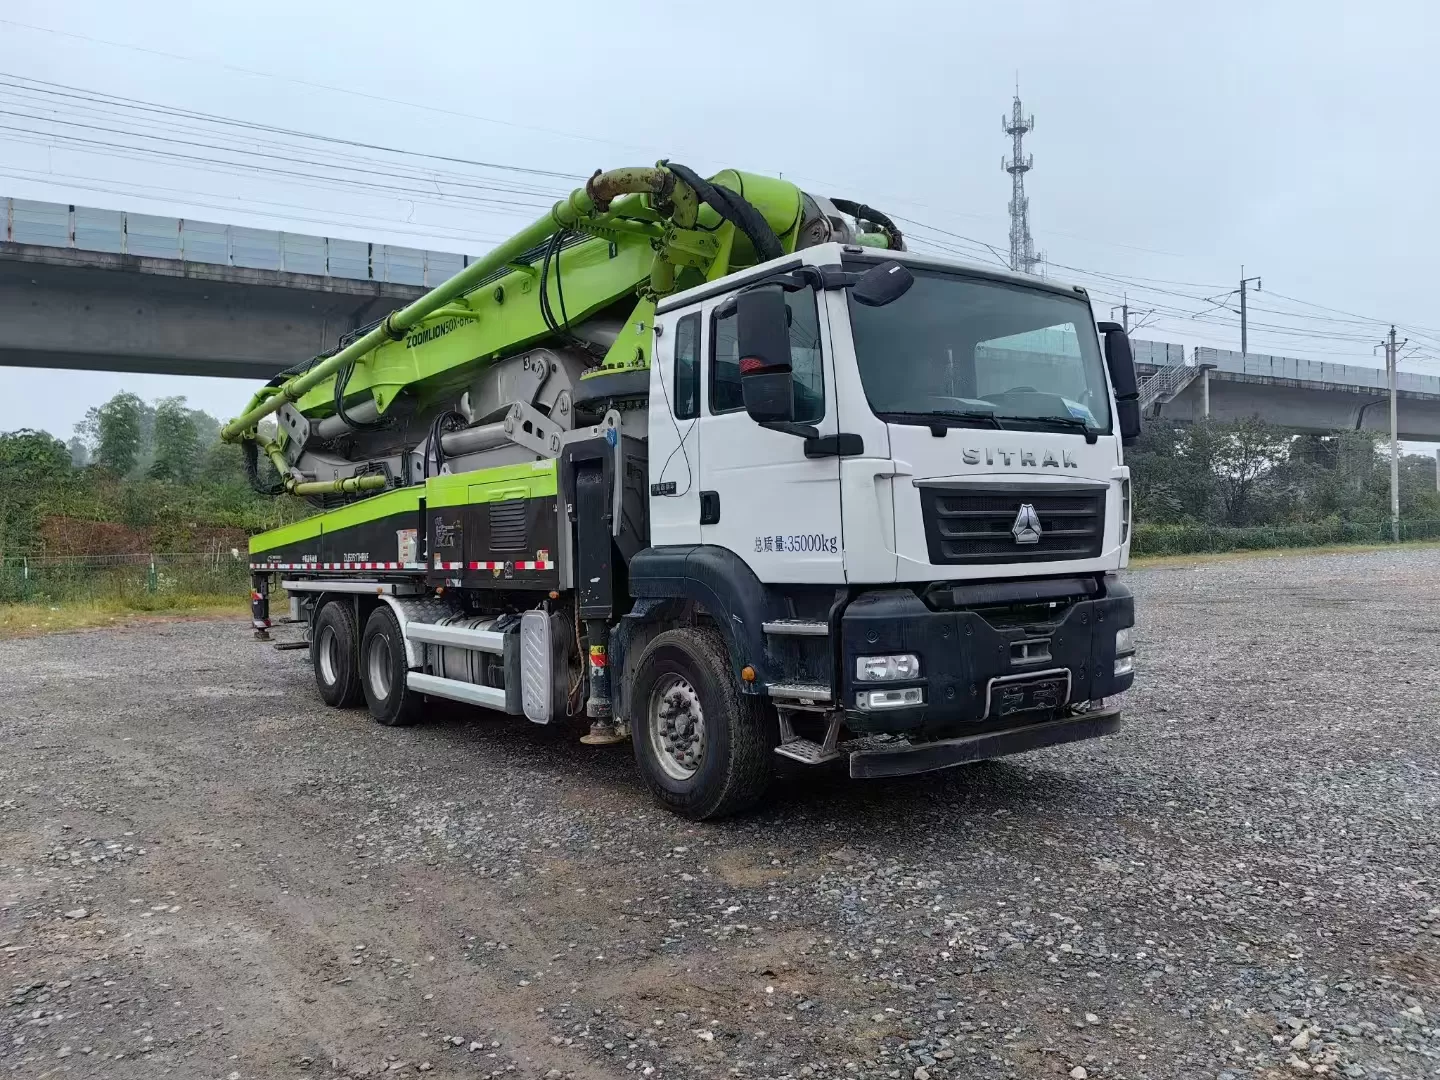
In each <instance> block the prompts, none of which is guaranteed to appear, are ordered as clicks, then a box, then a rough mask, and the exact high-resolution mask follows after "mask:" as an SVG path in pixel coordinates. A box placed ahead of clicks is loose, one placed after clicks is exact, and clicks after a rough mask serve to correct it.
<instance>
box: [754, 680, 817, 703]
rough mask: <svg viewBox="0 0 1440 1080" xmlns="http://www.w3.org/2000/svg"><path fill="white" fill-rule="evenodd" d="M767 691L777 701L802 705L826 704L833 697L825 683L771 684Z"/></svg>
mask: <svg viewBox="0 0 1440 1080" xmlns="http://www.w3.org/2000/svg"><path fill="white" fill-rule="evenodd" d="M766 689H767V690H769V692H770V696H771V697H772V698H774V699H775V700H777V701H798V702H801V703H802V704H824V703H826V702H828V701H829V700H830V698H831V696H832V695H831V693H830V687H828V686H825V685H824V684H823V683H771V684H770V685H769V686H768V687H767V688H766Z"/></svg>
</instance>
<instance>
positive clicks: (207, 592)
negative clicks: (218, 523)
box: [0, 550, 250, 607]
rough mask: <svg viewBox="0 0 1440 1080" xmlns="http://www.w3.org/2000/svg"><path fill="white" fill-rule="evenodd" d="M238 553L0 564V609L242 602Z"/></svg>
mask: <svg viewBox="0 0 1440 1080" xmlns="http://www.w3.org/2000/svg"><path fill="white" fill-rule="evenodd" d="M249 582H250V569H249V564H248V562H247V560H246V559H245V558H244V557H243V553H241V554H239V555H237V554H234V553H232V552H231V551H229V550H224V551H209V552H191V553H183V554H159V553H155V554H151V553H141V554H131V555H74V556H51V557H41V558H27V557H18V558H6V559H0V604H30V603H62V602H66V601H112V602H119V603H127V604H133V605H135V606H137V607H152V606H156V605H159V604H163V603H164V601H165V599H166V598H167V597H178V596H215V597H244V596H245V595H247V591H248V589H249Z"/></svg>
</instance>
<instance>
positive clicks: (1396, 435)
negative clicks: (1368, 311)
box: [1380, 326, 1410, 544]
mask: <svg viewBox="0 0 1440 1080" xmlns="http://www.w3.org/2000/svg"><path fill="white" fill-rule="evenodd" d="M1409 340H1410V339H1409V338H1406V339H1405V341H1401V342H1397V341H1396V340H1395V327H1394V326H1391V327H1390V334H1389V336H1388V337H1387V338H1386V339H1385V340H1384V341H1382V342H1381V343H1380V346H1381V348H1383V349H1384V350H1385V375H1386V381H1387V382H1388V383H1389V384H1390V539H1391V541H1392V542H1394V543H1397V544H1398V543H1399V542H1400V422H1399V416H1398V413H1397V409H1396V403H1395V396H1396V395H1395V384H1396V382H1397V381H1398V380H1397V374H1396V369H1397V368H1399V366H1400V350H1401V348H1403V347H1404V345H1405V342H1407V341H1409Z"/></svg>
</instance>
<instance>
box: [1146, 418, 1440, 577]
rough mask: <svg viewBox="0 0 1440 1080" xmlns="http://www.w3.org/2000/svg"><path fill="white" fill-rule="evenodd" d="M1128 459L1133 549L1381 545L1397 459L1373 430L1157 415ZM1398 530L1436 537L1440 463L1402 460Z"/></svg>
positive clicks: (1407, 535)
mask: <svg viewBox="0 0 1440 1080" xmlns="http://www.w3.org/2000/svg"><path fill="white" fill-rule="evenodd" d="M1125 460H1126V462H1127V463H1128V464H1129V466H1130V474H1131V477H1132V483H1133V485H1134V492H1135V537H1134V541H1133V543H1132V545H1131V551H1132V552H1133V553H1134V554H1136V555H1179V554H1187V553H1199V552H1219V551H1241V550H1259V549H1266V548H1280V547H1314V546H1328V545H1336V544H1381V543H1385V542H1386V541H1388V540H1389V539H1390V461H1389V453H1388V449H1386V450H1381V449H1380V447H1379V446H1378V445H1377V440H1376V437H1375V436H1374V435H1373V434H1371V433H1369V432H1358V431H1343V432H1335V433H1334V434H1331V435H1295V434H1293V433H1291V432H1288V431H1285V430H1284V429H1283V428H1277V427H1274V426H1272V425H1270V424H1267V423H1265V422H1264V421H1262V420H1259V419H1257V418H1252V419H1246V420H1237V421H1230V422H1224V423H1221V422H1216V421H1205V422H1202V423H1199V424H1191V425H1185V426H1180V425H1173V424H1166V423H1165V422H1163V421H1159V420H1157V421H1151V422H1149V423H1148V424H1147V425H1146V427H1145V433H1144V434H1143V435H1142V436H1141V439H1140V442H1139V443H1138V444H1137V445H1136V446H1134V447H1132V448H1131V449H1130V450H1128V451H1127V452H1126V454H1125ZM1400 513H1401V539H1402V540H1425V539H1435V538H1440V493H1437V492H1436V490H1435V462H1434V461H1433V460H1432V459H1431V458H1428V457H1422V456H1419V455H1405V456H1402V458H1401V460H1400Z"/></svg>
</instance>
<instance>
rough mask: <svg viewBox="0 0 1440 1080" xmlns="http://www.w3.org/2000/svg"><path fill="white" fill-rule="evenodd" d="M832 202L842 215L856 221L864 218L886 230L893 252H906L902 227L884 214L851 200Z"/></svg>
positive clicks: (833, 200)
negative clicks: (846, 215) (847, 215)
mask: <svg viewBox="0 0 1440 1080" xmlns="http://www.w3.org/2000/svg"><path fill="white" fill-rule="evenodd" d="M830 201H831V202H832V203H834V204H835V209H836V210H839V211H840V212H841V213H842V214H849V215H850V216H851V217H853V218H854V219H855V220H856V221H859V220H860V219H862V218H863V219H864V220H866V221H873V222H874V223H875V224H876V225H879V226H880V227H881V228H882V229H884V230H885V235H886V236H888V237H889V238H890V250H891V251H904V250H905V234H904V233H902V232H901V231H900V226H899V225H896V224H895V222H893V221H891V220H890V218H889V217H888V216H886V215H885V214H882V213H881V212H880V211H879V210H876V209H875V208H874V207H870V206H866V205H865V204H864V203H858V202H854V201H852V200H850V199H831V200H830Z"/></svg>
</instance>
